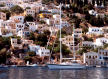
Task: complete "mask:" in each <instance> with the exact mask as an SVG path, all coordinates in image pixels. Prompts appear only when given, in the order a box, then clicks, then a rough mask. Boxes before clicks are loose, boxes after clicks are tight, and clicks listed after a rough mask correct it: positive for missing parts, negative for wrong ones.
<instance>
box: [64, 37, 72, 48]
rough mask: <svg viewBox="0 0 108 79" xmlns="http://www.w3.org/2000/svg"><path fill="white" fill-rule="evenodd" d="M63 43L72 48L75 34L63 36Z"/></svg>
mask: <svg viewBox="0 0 108 79" xmlns="http://www.w3.org/2000/svg"><path fill="white" fill-rule="evenodd" d="M62 44H65V45H66V46H68V47H69V48H70V46H72V45H73V36H71V35H68V36H65V37H64V38H62Z"/></svg>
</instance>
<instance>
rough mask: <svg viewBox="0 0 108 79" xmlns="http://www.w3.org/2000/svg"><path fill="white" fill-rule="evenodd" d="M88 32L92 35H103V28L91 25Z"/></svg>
mask: <svg viewBox="0 0 108 79" xmlns="http://www.w3.org/2000/svg"><path fill="white" fill-rule="evenodd" d="M87 34H88V35H90V34H95V35H102V34H103V30H102V28H99V27H89V29H88V32H87Z"/></svg>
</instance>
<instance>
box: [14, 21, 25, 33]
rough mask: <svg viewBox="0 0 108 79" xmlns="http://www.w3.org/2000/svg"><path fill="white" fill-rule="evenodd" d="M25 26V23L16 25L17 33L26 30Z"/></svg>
mask: <svg viewBox="0 0 108 79" xmlns="http://www.w3.org/2000/svg"><path fill="white" fill-rule="evenodd" d="M24 26H25V25H24V24H23V23H16V32H18V31H21V30H24Z"/></svg>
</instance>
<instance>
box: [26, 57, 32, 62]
mask: <svg viewBox="0 0 108 79" xmlns="http://www.w3.org/2000/svg"><path fill="white" fill-rule="evenodd" d="M24 60H25V62H27V61H29V62H32V58H31V57H30V56H25V57H24Z"/></svg>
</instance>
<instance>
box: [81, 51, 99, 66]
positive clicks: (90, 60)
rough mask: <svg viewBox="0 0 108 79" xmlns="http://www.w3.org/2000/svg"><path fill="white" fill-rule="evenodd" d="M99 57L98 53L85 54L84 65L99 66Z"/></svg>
mask: <svg viewBox="0 0 108 79" xmlns="http://www.w3.org/2000/svg"><path fill="white" fill-rule="evenodd" d="M98 62H99V55H98V53H96V52H87V53H84V54H83V63H84V64H86V65H98Z"/></svg>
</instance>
